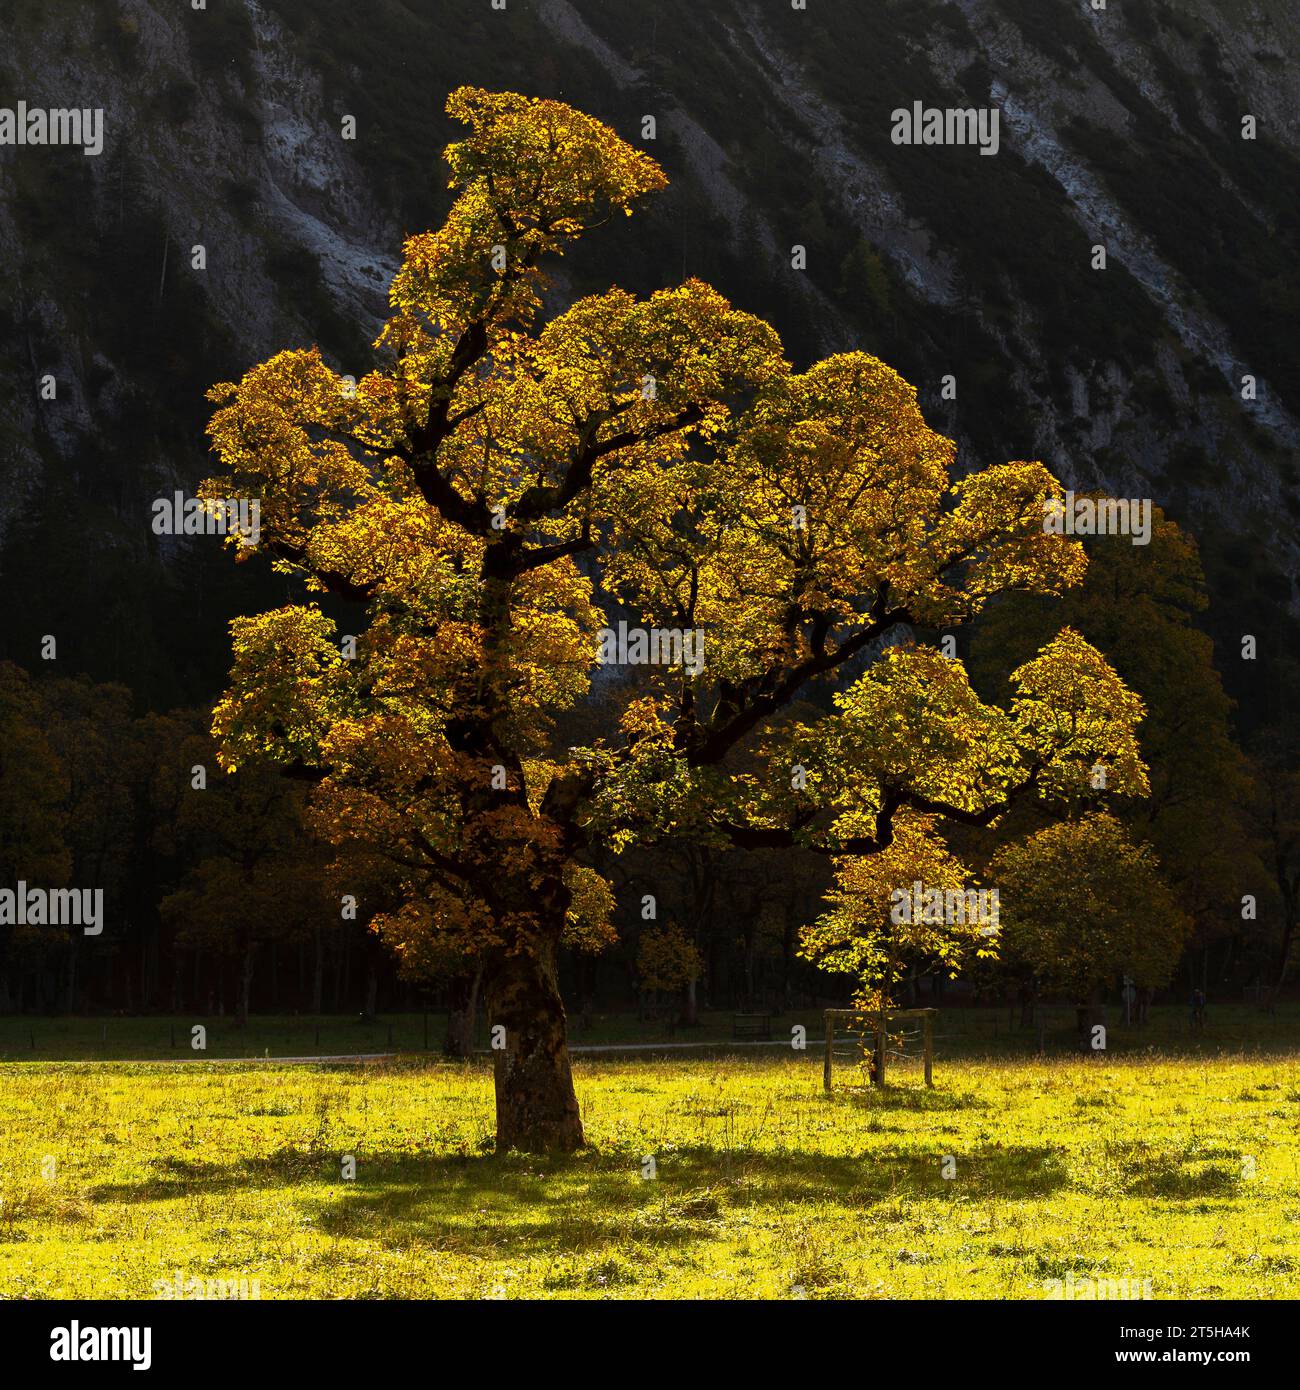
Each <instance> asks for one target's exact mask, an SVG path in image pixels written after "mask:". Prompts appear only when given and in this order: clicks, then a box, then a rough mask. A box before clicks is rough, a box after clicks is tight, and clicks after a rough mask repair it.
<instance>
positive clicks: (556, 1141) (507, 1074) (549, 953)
mask: <svg viewBox="0 0 1300 1390" xmlns="http://www.w3.org/2000/svg"><path fill="white" fill-rule="evenodd" d="M534 949H535V950H536V951H539V952H543V953H544V955H542V956H541V957H540V958H539V956H538V955H535V954H532V953H531V952H529V951H528V950H523V951H520V952H518V953H516V954H512V955H508V956H506V957H504V958H503V959H502V960H500V961H498V962H497V963H496V964H495V967H494V969H493V972H492V974H491V976H490V977H489V978H487V979H486V980H485V993H486V1003H487V1011H488V1023H489V1025H490V1026H491V1029H492V1033H493V1037H492V1045H493V1052H492V1057H493V1067H494V1071H495V1078H496V1101H497V1151H498V1152H504V1151H505V1150H507V1149H522V1150H524V1151H525V1152H527V1153H547V1152H559V1153H571V1152H572V1151H573V1150H574V1149H577V1148H580V1147H581V1146H582V1142H583V1136H582V1118H581V1116H580V1114H579V1111H578V1098H577V1096H575V1095H574V1093H573V1076H572V1074H571V1072H570V1070H569V1048H568V1044H567V1042H566V1040H565V1019H564V1003H563V1001H562V1000H561V998H560V991H559V987H558V985H557V983H556V978H555V957H554V947H553V946H550V945H544V944H537V945H536V946H535V947H534ZM498 1028H500V1029H502V1030H504V1031H503V1033H497V1031H496V1030H497V1029H498ZM498 1042H500V1045H498Z"/></svg>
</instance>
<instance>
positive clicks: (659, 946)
mask: <svg viewBox="0 0 1300 1390" xmlns="http://www.w3.org/2000/svg"><path fill="white" fill-rule="evenodd" d="M636 973H637V976H638V978H639V979H640V982H641V988H642V989H643V990H645V991H647V992H648V993H650V994H683V995H684V994H685V993H686V991H687V990H689V989H690V988H691V986H692V985H694V984H695V982H696V981H697V980H698V979H699V978H700V976H701V975H703V974H704V960H703V958H702V957H701V955H700V952H699V948H698V947H697V946H696V945H695V943H694V942H693V941H692V940H691V939H690V937H689V936H687V935H686V933H685V932H684V931H683V930H682V929H681V927H680V926H678V924H677V923H676V922H668V923H666V924H665V925H664V926H662V927H647V928H646V930H645V931H643V932H642V933H641V941H640V943H639V945H638V946H637V953H636Z"/></svg>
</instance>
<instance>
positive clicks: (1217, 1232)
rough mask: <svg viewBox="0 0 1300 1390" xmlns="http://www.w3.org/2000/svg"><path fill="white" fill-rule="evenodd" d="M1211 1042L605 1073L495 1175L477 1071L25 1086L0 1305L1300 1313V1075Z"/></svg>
mask: <svg viewBox="0 0 1300 1390" xmlns="http://www.w3.org/2000/svg"><path fill="white" fill-rule="evenodd" d="M1172 1012H1173V1011H1171V1013H1172ZM1154 1027H1158V1024H1157V1025H1153V1028H1154ZM941 1031H942V1030H941ZM1292 1036H1294V1034H1293V1035H1292ZM1219 1045H1220V1046H1222V1043H1220V1044H1219ZM1148 1046H1149V1044H1148ZM1212 1046H1213V1044H1212V1043H1210V1042H1204V1041H1197V1042H1196V1044H1195V1047H1196V1048H1198V1049H1200V1048H1205V1049H1207V1050H1206V1051H1204V1052H1203V1053H1201V1054H1199V1055H1198V1054H1197V1053H1196V1052H1192V1051H1187V1050H1184V1052H1183V1053H1182V1054H1181V1055H1180V1054H1176V1053H1174V1052H1172V1051H1169V1050H1160V1051H1154V1052H1140V1051H1130V1052H1129V1053H1127V1054H1125V1055H1117V1054H1114V1053H1111V1054H1107V1055H1105V1056H1102V1057H1093V1058H1075V1057H1070V1056H1067V1055H1062V1056H1058V1057H1056V1058H1050V1059H1047V1060H1043V1061H1040V1060H1038V1059H1036V1058H1029V1057H1014V1056H1010V1057H1000V1058H999V1057H995V1056H986V1057H978V1056H970V1057H957V1056H946V1055H942V1054H941V1056H940V1059H939V1063H938V1065H937V1068H936V1081H937V1085H936V1088H935V1090H934V1091H932V1092H928V1093H927V1092H926V1091H925V1090H924V1088H923V1087H921V1086H920V1085H919V1084H918V1079H917V1077H916V1075H915V1072H914V1071H912V1070H909V1069H907V1068H903V1067H900V1068H898V1069H897V1070H896V1072H895V1073H894V1076H895V1078H896V1080H897V1081H898V1083H899V1084H898V1085H897V1086H895V1087H891V1088H890V1090H888V1091H887V1092H886V1093H884V1094H883V1095H881V1094H879V1093H875V1092H870V1091H866V1090H863V1089H861V1088H852V1087H845V1088H843V1089H840V1088H837V1090H836V1091H835V1092H834V1093H833V1094H832V1095H831V1096H829V1097H828V1096H826V1095H825V1094H824V1093H823V1092H822V1089H821V1072H820V1065H819V1062H820V1057H819V1053H818V1050H817V1048H816V1047H815V1046H810V1047H809V1049H808V1051H807V1052H804V1053H796V1052H788V1053H787V1052H762V1051H757V1050H756V1051H751V1052H749V1053H747V1054H744V1055H737V1056H731V1057H727V1056H713V1055H710V1054H701V1053H678V1054H676V1055H666V1056H662V1057H652V1058H646V1057H638V1056H633V1057H626V1058H609V1057H585V1058H579V1059H578V1060H577V1061H576V1062H575V1073H576V1080H577V1086H578V1092H579V1096H580V1099H581V1102H582V1105H583V1113H584V1121H585V1124H586V1128H587V1134H588V1138H589V1141H590V1144H589V1148H588V1149H587V1150H586V1151H585V1152H583V1153H580V1154H578V1155H576V1156H574V1157H572V1158H569V1159H541V1158H535V1157H527V1156H520V1155H504V1156H497V1155H495V1154H493V1153H492V1151H491V1150H492V1141H491V1122H492V1086H491V1074H490V1069H489V1067H488V1066H487V1064H486V1063H485V1062H482V1061H478V1060H475V1061H473V1062H469V1063H463V1064H460V1063H448V1062H444V1061H441V1060H438V1059H433V1058H404V1059H401V1060H399V1061H397V1062H391V1063H378V1064H369V1065H364V1066H345V1067H329V1066H300V1067H290V1066H279V1067H277V1066H275V1065H274V1064H273V1063H272V1064H269V1065H267V1064H263V1065H248V1066H244V1065H234V1066H225V1067H216V1066H212V1065H210V1064H207V1063H196V1064H194V1065H191V1066H185V1067H176V1066H166V1065H157V1064H152V1063H108V1064H89V1063H76V1062H73V1063H61V1064H56V1063H48V1062H40V1061H37V1062H28V1063H11V1064H6V1065H4V1066H3V1067H0V1294H3V1295H4V1296H6V1297H103V1298H118V1297H150V1296H152V1295H153V1293H154V1284H155V1281H157V1280H162V1279H165V1280H168V1281H173V1280H174V1278H175V1276H176V1273H177V1271H179V1272H180V1275H181V1277H182V1279H190V1278H203V1279H215V1278H223V1279H231V1280H238V1279H249V1280H254V1279H255V1280H257V1281H258V1284H259V1287H260V1296H261V1297H262V1298H304V1297H310V1298H337V1297H376V1298H382V1297H416V1298H427V1297H439V1298H444V1297H463V1298H476V1299H477V1298H494V1297H496V1298H515V1297H548V1298H551V1297H553V1298H594V1297H600V1298H609V1297H632V1298H683V1297H704V1298H711V1297H746V1298H748V1297H759V1298H792V1297H801V1296H806V1297H809V1298H816V1297H851V1298H871V1297H893V1298H931V1297H980V1298H1041V1297H1043V1295H1044V1282H1045V1281H1047V1280H1051V1279H1063V1278H1064V1277H1065V1276H1066V1275H1067V1274H1068V1273H1070V1272H1071V1271H1073V1273H1074V1275H1075V1278H1076V1280H1077V1279H1081V1278H1083V1277H1086V1276H1093V1277H1099V1278H1110V1279H1118V1278H1130V1279H1135V1280H1144V1279H1150V1280H1151V1292H1152V1295H1153V1297H1155V1298H1173V1297H1191V1298H1271V1297H1284V1296H1286V1295H1287V1293H1288V1291H1289V1290H1290V1289H1291V1288H1293V1287H1294V1281H1295V1276H1296V1274H1297V1272H1300V1202H1298V1201H1297V1198H1298V1197H1300V1171H1298V1169H1297V1142H1296V1141H1297V1130H1298V1129H1300V1060H1298V1059H1297V1057H1296V1056H1294V1055H1292V1054H1291V1053H1289V1052H1286V1051H1283V1050H1281V1047H1280V1044H1275V1046H1274V1049H1273V1050H1272V1051H1267V1050H1258V1049H1255V1050H1251V1051H1246V1050H1244V1049H1242V1048H1240V1047H1238V1048H1237V1049H1236V1050H1234V1051H1231V1052H1220V1053H1218V1054H1217V1055H1216V1054H1215V1053H1213V1052H1212V1051H1210V1050H1208V1049H1210V1048H1212ZM839 1075H840V1076H842V1077H843V1078H844V1079H845V1080H846V1081H847V1080H851V1079H852V1072H851V1070H850V1069H848V1068H843V1069H841V1071H840V1073H839ZM346 1154H353V1155H355V1158H356V1165H357V1168H356V1177H355V1180H353V1181H345V1180H343V1178H342V1177H341V1161H342V1157H343V1155H346ZM651 1156H652V1157H653V1158H654V1160H655V1176H654V1177H653V1178H645V1177H643V1176H642V1173H643V1164H644V1161H645V1159H646V1158H647V1157H651ZM945 1156H951V1157H952V1158H953V1159H954V1160H955V1163H956V1175H955V1176H954V1177H953V1178H951V1179H945V1178H944V1177H943V1176H942V1165H943V1161H944V1158H945ZM51 1159H52V1160H53V1167H52V1168H51V1167H50V1165H49V1160H51ZM43 1165H44V1171H43ZM46 1173H52V1177H47V1176H46V1175H45V1174H46Z"/></svg>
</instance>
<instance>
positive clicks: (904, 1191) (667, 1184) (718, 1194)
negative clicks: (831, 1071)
mask: <svg viewBox="0 0 1300 1390" xmlns="http://www.w3.org/2000/svg"><path fill="white" fill-rule="evenodd" d="M356 1157H357V1176H356V1179H355V1180H352V1181H344V1180H343V1179H342V1177H341V1174H340V1162H339V1159H340V1155H339V1153H338V1152H336V1151H334V1150H326V1149H312V1148H292V1147H290V1148H284V1149H280V1150H277V1151H276V1152H275V1153H274V1154H270V1155H267V1156H265V1157H261V1158H245V1159H241V1160H236V1161H234V1162H231V1163H229V1164H219V1163H212V1162H193V1161H188V1160H175V1159H173V1160H168V1161H166V1162H162V1163H159V1164H157V1165H155V1168H154V1171H153V1173H152V1174H151V1175H150V1176H149V1177H148V1178H146V1179H144V1180H143V1181H140V1182H136V1183H124V1184H115V1185H104V1186H101V1187H100V1188H98V1189H95V1191H94V1192H93V1193H92V1194H91V1195H92V1196H93V1197H95V1198H96V1199H98V1200H115V1201H124V1202H138V1203H148V1202H153V1201H166V1200H175V1199H178V1198H180V1199H183V1198H184V1197H186V1196H190V1195H198V1194H204V1195H206V1194H211V1193H217V1192H229V1191H233V1190H248V1189H250V1188H261V1189H269V1188H282V1189H287V1190H288V1191H287V1193H286V1195H287V1196H289V1198H290V1200H292V1201H293V1202H294V1204H295V1205H296V1206H297V1207H298V1208H299V1209H300V1210H301V1211H303V1213H304V1214H306V1215H308V1216H310V1218H311V1220H312V1222H313V1224H314V1225H315V1227H316V1229H318V1230H320V1231H323V1232H326V1233H328V1234H330V1235H333V1236H336V1237H339V1238H343V1239H350V1238H356V1239H364V1240H374V1239H379V1240H381V1241H383V1242H384V1243H385V1244H387V1245H390V1246H393V1247H395V1248H408V1247H409V1248H419V1249H424V1250H445V1251H449V1252H456V1253H462V1254H468V1255H477V1256H483V1255H486V1254H488V1253H500V1252H502V1251H506V1250H509V1251H510V1252H515V1253H519V1254H526V1253H548V1252H549V1253H556V1252H566V1253H574V1252H579V1253H581V1252H586V1251H590V1250H594V1249H598V1248H601V1247H605V1246H609V1245H617V1244H622V1245H627V1244H629V1243H630V1244H632V1245H641V1246H653V1247H684V1246H689V1245H694V1244H698V1243H703V1242H707V1241H709V1240H710V1239H712V1238H714V1237H715V1236H716V1235H717V1234H718V1233H719V1232H720V1231H721V1230H722V1228H723V1226H724V1224H725V1223H727V1222H728V1220H729V1219H732V1218H734V1217H735V1216H736V1215H737V1214H740V1213H743V1214H744V1215H745V1216H746V1217H747V1218H749V1219H754V1218H758V1219H762V1218H763V1217H764V1216H765V1215H769V1214H770V1215H773V1216H775V1215H779V1214H785V1215H787V1216H788V1215H790V1214H791V1213H793V1212H798V1211H800V1210H810V1209H814V1208H818V1207H827V1206H829V1207H839V1208H841V1209H843V1208H849V1209H852V1210H856V1211H859V1212H861V1214H862V1218H863V1219H864V1220H870V1219H871V1213H872V1209H873V1208H875V1207H877V1206H879V1205H881V1204H885V1203H894V1202H896V1201H897V1200H899V1199H900V1198H902V1199H906V1200H910V1201H918V1202H926V1203H929V1202H950V1201H954V1200H957V1201H962V1200H965V1201H969V1200H986V1199H988V1198H991V1197H1002V1198H1006V1199H1013V1200H1014V1199H1017V1198H1031V1197H1039V1196H1045V1195H1049V1194H1050V1193H1052V1192H1055V1191H1057V1190H1058V1189H1059V1188H1061V1187H1063V1186H1064V1185H1065V1184H1066V1183H1067V1182H1068V1180H1069V1175H1068V1173H1067V1171H1066V1169H1065V1167H1064V1164H1063V1162H1062V1158H1061V1156H1060V1155H1059V1154H1057V1153H1056V1152H1055V1151H1053V1150H1051V1149H1048V1148H1017V1147H1011V1148H1002V1149H998V1148H985V1149H981V1150H977V1151H975V1152H973V1153H964V1154H958V1155H955V1156H954V1157H955V1161H956V1164H957V1167H956V1173H955V1176H954V1177H953V1178H951V1179H945V1178H944V1176H943V1160H944V1155H943V1154H942V1153H941V1152H939V1150H938V1147H937V1146H936V1151H935V1152H933V1153H918V1152H916V1151H915V1150H910V1149H909V1150H904V1149H876V1150H873V1151H872V1152H870V1153H867V1154H860V1155H843V1154H841V1155H826V1154H821V1153H810V1152H807V1151H804V1150H798V1149H787V1150H758V1149H751V1148H734V1149H720V1148H716V1147H712V1146H706V1145H700V1146H695V1147H690V1146H688V1147H684V1148H677V1149H672V1150H669V1151H667V1152H665V1153H663V1154H662V1155H660V1156H659V1157H658V1159H657V1160H656V1168H655V1176H654V1177H653V1178H652V1179H646V1178H643V1176H642V1173H643V1168H642V1163H643V1159H642V1157H641V1156H640V1155H639V1154H636V1153H633V1152H631V1151H626V1150H625V1151H617V1150H605V1151H601V1150H598V1149H592V1150H588V1151H586V1152H585V1153H583V1154H581V1155H577V1156H574V1157H571V1158H540V1157H532V1156H527V1155H519V1154H504V1155H483V1156H473V1157H471V1156H452V1155H447V1154H446V1153H445V1152H441V1153H435V1152H431V1151H430V1152H419V1151H415V1152H413V1151H410V1150H403V1151H401V1152H382V1151H381V1152H377V1153H367V1152H366V1151H365V1150H364V1148H358V1150H357V1154H356ZM294 1189H298V1191H297V1192H296V1194H295V1192H294ZM331 1189H332V1190H331Z"/></svg>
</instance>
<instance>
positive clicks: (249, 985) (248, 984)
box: [239, 941, 253, 1028]
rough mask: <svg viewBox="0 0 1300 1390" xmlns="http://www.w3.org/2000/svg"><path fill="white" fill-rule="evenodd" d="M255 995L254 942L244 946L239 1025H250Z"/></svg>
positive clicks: (242, 1026)
mask: <svg viewBox="0 0 1300 1390" xmlns="http://www.w3.org/2000/svg"><path fill="white" fill-rule="evenodd" d="M252 995H253V943H252V942H251V941H250V942H249V943H248V945H247V946H245V947H244V964H243V970H242V972H241V975H240V980H239V1026H240V1027H241V1028H247V1027H248V1005H249V1002H250V1000H251V999H252Z"/></svg>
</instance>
